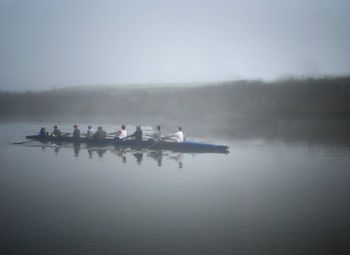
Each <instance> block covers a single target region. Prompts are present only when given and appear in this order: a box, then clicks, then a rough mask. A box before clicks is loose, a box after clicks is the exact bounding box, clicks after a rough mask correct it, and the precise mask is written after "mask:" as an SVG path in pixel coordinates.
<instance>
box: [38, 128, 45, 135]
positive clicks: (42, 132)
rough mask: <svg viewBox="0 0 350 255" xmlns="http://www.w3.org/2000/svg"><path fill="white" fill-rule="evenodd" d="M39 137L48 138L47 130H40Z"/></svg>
mask: <svg viewBox="0 0 350 255" xmlns="http://www.w3.org/2000/svg"><path fill="white" fill-rule="evenodd" d="M39 136H46V130H45V128H44V127H42V128H40V131H39Z"/></svg>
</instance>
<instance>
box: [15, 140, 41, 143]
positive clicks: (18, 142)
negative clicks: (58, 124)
mask: <svg viewBox="0 0 350 255" xmlns="http://www.w3.org/2000/svg"><path fill="white" fill-rule="evenodd" d="M35 141H36V140H29V141H22V142H15V143H11V144H24V143H30V142H35Z"/></svg>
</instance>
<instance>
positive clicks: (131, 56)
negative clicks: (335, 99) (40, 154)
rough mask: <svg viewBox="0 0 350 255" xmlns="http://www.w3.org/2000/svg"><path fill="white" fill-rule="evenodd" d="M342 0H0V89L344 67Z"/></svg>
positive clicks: (345, 5)
mask: <svg viewBox="0 0 350 255" xmlns="http://www.w3.org/2000/svg"><path fill="white" fill-rule="evenodd" d="M349 11H350V1H349V0H328V1H322V0H293V1H290V0H285V1H284V0H244V1H243V0H242V1H234V0H228V1H224V0H222V1H220V0H212V1H194V0H183V1H181V0H173V1H166V0H159V1H155V0H148V1H146V0H144V1H141V0H139V1H131V0H123V1H103V0H100V1H98V0H96V1H88V0H85V1H83V0H80V1H74V0H57V1H54V0H51V1H50V0H42V1H40V0H23V1H16V0H6V1H5V0H0V36H1V37H0V89H11V90H22V89H45V88H51V87H52V86H55V87H61V86H70V85H85V84H122V83H153V82H156V83H159V82H191V81H213V80H232V79H241V78H247V79H250V78H261V79H274V78H280V77H282V76H286V75H325V74H326V75H328V74H333V75H338V74H349V73H350V25H349V24H350V15H349Z"/></svg>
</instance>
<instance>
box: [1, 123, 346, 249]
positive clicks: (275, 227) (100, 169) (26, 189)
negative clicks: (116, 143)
mask: <svg viewBox="0 0 350 255" xmlns="http://www.w3.org/2000/svg"><path fill="white" fill-rule="evenodd" d="M42 125H46V126H47V127H51V126H52V123H44V124H43V123H39V124H38V123H15V124H6V123H5V124H4V123H3V124H1V125H0V132H1V138H0V139H1V140H0V160H1V171H0V198H1V200H0V202H1V203H0V217H1V225H0V227H1V232H0V233H1V236H0V238H1V242H2V243H3V244H2V246H1V247H2V250H5V249H6V251H7V253H6V254H300V253H305V254H319V253H321V252H326V253H329V254H330V253H334V252H335V251H339V250H342V249H345V248H346V245H345V241H346V240H347V237H348V236H349V235H350V228H349V226H350V225H349V223H350V222H349V215H350V203H349V201H350V199H349V198H350V185H349V181H350V168H349V165H350V148H348V147H346V146H341V145H339V146H338V145H337V144H332V145H329V144H323V143H321V142H320V143H312V144H309V143H307V141H305V142H303V141H299V142H283V141H281V140H263V139H247V140H235V139H234V138H225V140H223V139H222V140H220V138H219V139H213V138H206V139H203V138H198V140H203V141H211V142H216V143H223V144H227V145H229V146H230V153H229V154H228V155H225V154H186V153H183V154H181V153H171V152H168V151H132V150H124V151H119V150H115V149H114V148H113V147H106V148H86V146H84V145H81V146H80V148H74V147H73V146H72V145H69V144H66V145H62V146H55V145H51V144H47V145H42V144H39V143H27V144H23V145H10V144H9V143H10V142H16V141H23V140H24V139H23V136H24V135H25V134H32V133H34V132H36V131H37V130H38V128H39V127H40V126H42ZM111 128H112V127H109V126H107V129H110V130H112V129H111ZM63 129H64V130H66V131H68V130H71V128H70V125H69V126H66V127H63ZM146 129H147V128H146Z"/></svg>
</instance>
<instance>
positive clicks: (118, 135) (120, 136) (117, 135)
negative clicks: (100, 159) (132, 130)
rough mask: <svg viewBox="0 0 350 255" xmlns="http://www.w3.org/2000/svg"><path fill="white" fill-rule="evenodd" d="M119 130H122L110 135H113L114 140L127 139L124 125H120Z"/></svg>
mask: <svg viewBox="0 0 350 255" xmlns="http://www.w3.org/2000/svg"><path fill="white" fill-rule="evenodd" d="M121 128H122V129H121V130H118V131H117V132H114V133H112V134H113V135H114V139H116V140H121V139H124V138H126V137H128V133H127V132H126V130H125V125H122V126H121Z"/></svg>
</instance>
